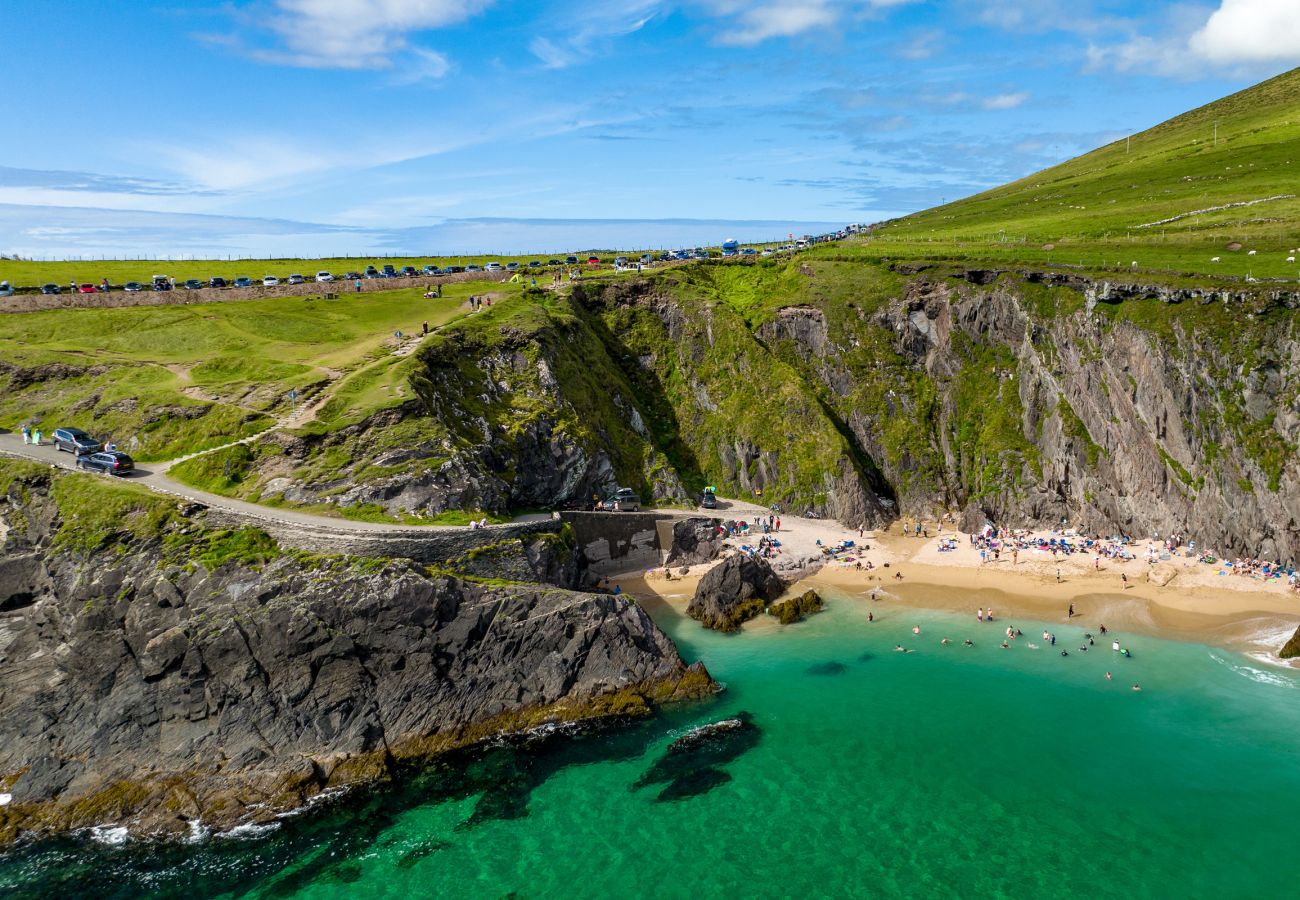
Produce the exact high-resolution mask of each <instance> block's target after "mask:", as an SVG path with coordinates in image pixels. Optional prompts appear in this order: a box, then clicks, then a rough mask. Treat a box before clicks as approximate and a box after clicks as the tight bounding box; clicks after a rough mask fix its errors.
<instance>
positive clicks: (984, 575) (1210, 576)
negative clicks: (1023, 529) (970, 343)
mask: <svg viewBox="0 0 1300 900" xmlns="http://www.w3.org/2000/svg"><path fill="white" fill-rule="evenodd" d="M741 513H747V514H749V515H751V516H754V515H757V513H758V510H757V508H755V509H748V510H747V509H744V508H733V509H731V510H729V511H728V514H729V515H731V516H736V515H739V514H741ZM781 519H782V521H781V526H782V527H781V530H780V531H779V532H778V533H776V534H775V535H774V536H775V537H776V538H778V539H779V540H780V541H781V542H782V556H784V557H786V558H787V559H789V558H795V559H805V560H807V559H816V558H823V555H822V553H821V549H822V547H831V546H834V545H836V544H838V543H840V542H842V541H845V540H852V541H854V542H855V548H854V550H852V551H849V552H846V553H842V554H840V555H839V558H837V559H830V560H829V561H827V562H826V563H825V564H824V565H823V566H822V567H821V568H820V570H818V571H817V572H815V573H814V574H811V575H809V576H808V577H806V578H804V579H802V580H801V581H799V582H797V583H796V584H795V585H794V586H792V588H791V591H792V592H795V591H802V590H806V589H808V588H810V587H811V588H814V589H820V590H825V591H827V592H829V593H831V594H839V595H841V596H848V597H854V598H860V599H861V601H862V602H865V603H872V602H874V603H877V604H880V608H881V611H882V613H885V614H891V615H892V614H897V613H898V611H899V610H903V609H906V608H907V607H918V608H922V609H936V610H949V611H953V612H966V613H969V614H970V617H971V623H972V625H979V623H977V622H976V618H975V614H976V610H977V609H978V608H980V607H983V608H984V609H989V608H990V607H991V608H992V609H993V610H994V614H995V616H996V618H997V620H998V621H999V622H1001V623H1009V622H1011V621H1012V620H1014V618H1015V617H1018V616H1019V617H1024V618H1029V619H1033V620H1035V621H1046V622H1057V621H1059V622H1060V623H1061V624H1062V625H1063V626H1064V625H1073V626H1076V627H1082V628H1086V629H1089V630H1095V629H1097V628H1098V627H1099V626H1100V625H1102V624H1105V625H1106V627H1107V628H1108V629H1110V630H1114V631H1129V632H1138V633H1144V634H1153V635H1158V636H1163V637H1170V638H1174V639H1178V640H1186V641H1196V642H1200V643H1207V644H1213V645H1215V646H1221V647H1226V648H1229V649H1232V650H1236V651H1239V652H1244V653H1249V654H1250V655H1252V656H1254V657H1256V658H1259V659H1268V660H1269V661H1271V662H1273V663H1275V664H1284V663H1283V662H1282V661H1281V660H1279V659H1278V658H1277V656H1276V654H1277V651H1278V650H1279V649H1280V648H1281V647H1282V645H1283V644H1284V643H1285V642H1286V640H1287V638H1289V637H1290V635H1291V634H1292V633H1293V632H1294V631H1295V629H1296V627H1297V626H1300V594H1297V593H1296V592H1294V591H1292V590H1291V589H1290V588H1289V587H1288V585H1287V583H1286V581H1285V579H1272V580H1268V581H1264V580H1256V579H1252V578H1249V577H1246V576H1237V575H1229V574H1222V575H1221V574H1219V573H1220V572H1227V571H1230V570H1228V569H1225V568H1224V567H1223V566H1221V565H1218V566H1216V565H1207V564H1204V563H1201V562H1199V561H1198V560H1197V559H1195V558H1187V557H1184V556H1182V555H1172V556H1171V558H1170V559H1166V560H1157V561H1156V562H1155V563H1154V564H1151V563H1148V562H1147V561H1146V558H1145V554H1146V549H1147V546H1148V543H1147V542H1146V541H1140V542H1138V543H1137V544H1135V545H1133V546H1132V547H1131V549H1132V552H1133V553H1134V555H1135V556H1137V557H1138V558H1137V559H1133V560H1114V559H1107V558H1104V557H1103V558H1101V559H1100V560H1098V559H1097V557H1095V556H1094V555H1092V554H1088V553H1074V554H1072V555H1071V556H1069V557H1065V556H1060V557H1057V558H1053V557H1052V555H1051V554H1050V553H1048V552H1045V551H1038V550H1030V551H1021V552H1020V553H1019V554H1017V556H1018V559H1017V560H1016V561H1014V562H1013V560H1012V557H1011V555H1010V554H1008V553H1003V554H1001V556H1000V558H999V559H997V560H993V559H992V558H990V559H989V560H988V561H986V562H981V559H980V554H979V550H978V549H977V548H976V547H975V546H974V545H972V544H971V541H970V537H969V535H965V534H961V533H959V532H957V531H954V530H951V529H945V530H944V531H943V532H942V533H941V534H936V533H934V531H933V530H931V531H930V536H929V537H928V538H915V537H903V536H901V534H898V533H894V534H889V535H883V534H880V533H878V532H869V531H868V532H864V533H862V535H861V536H859V533H858V532H857V531H856V530H854V529H848V528H846V527H844V526H842V525H840V524H838V523H835V522H826V521H821V520H815V519H804V518H800V517H795V516H782V517H781ZM1044 534H1046V532H1044ZM945 539H955V540H956V543H957V546H956V549H954V550H947V551H940V549H939V548H940V546H941V542H942V541H943V540H945ZM757 540H758V537H757V536H756V535H754V534H751V535H750V536H749V537H745V538H730V539H728V541H727V542H726V544H727V546H729V547H732V548H736V549H738V548H739V547H740V546H741V545H743V544H750V545H752V544H754V543H756V542H757ZM818 541H820V544H819V543H818ZM862 548H866V549H862ZM868 563H870V568H869V569H868V568H867V564H868ZM710 565H712V564H710ZM710 565H702V566H695V567H693V568H691V569H689V570H687V571H686V573H685V574H681V570H679V569H674V570H673V571H672V572H671V573H667V572H665V571H664V570H663V569H656V570H651V571H649V572H635V573H628V574H625V575H621V576H615V577H613V578H611V582H612V583H615V584H619V585H621V587H622V589H623V590H624V591H626V592H628V593H629V594H631V595H632V596H634V597H636V598H638V599H639V600H642V601H644V602H646V603H647V605H651V606H657V605H660V604H663V605H665V606H667V607H668V608H671V609H673V610H675V611H677V612H679V613H680V612H683V611H684V610H685V608H686V604H687V603H688V602H689V601H690V598H691V596H692V595H693V594H694V591H695V586H696V584H697V583H698V582H699V579H700V577H701V576H702V575H703V574H704V572H705V571H707V570H708V568H710ZM1058 570H1059V573H1060V575H1059V581H1058V575H1057V572H1058ZM900 573H901V574H902V576H903V577H902V578H901V579H899V578H896V577H895V576H896V575H898V574H900ZM1122 575H1127V577H1128V581H1127V587H1126V586H1125V582H1124V580H1123V578H1122V577H1121V576H1122ZM873 591H874V593H875V597H876V599H875V601H872V600H871V596H872V593H873ZM1071 605H1073V606H1074V610H1075V616H1074V618H1073V619H1070V618H1068V613H1069V609H1070V606H1071ZM746 627H750V628H752V627H755V625H754V624H750V625H747V626H746ZM757 627H762V626H761V625H759V626H757ZM979 627H981V628H983V627H984V626H983V625H979ZM999 631H1000V629H999ZM953 637H954V638H956V637H957V636H956V635H954V636H953ZM1291 664H1292V665H1296V661H1291Z"/></svg>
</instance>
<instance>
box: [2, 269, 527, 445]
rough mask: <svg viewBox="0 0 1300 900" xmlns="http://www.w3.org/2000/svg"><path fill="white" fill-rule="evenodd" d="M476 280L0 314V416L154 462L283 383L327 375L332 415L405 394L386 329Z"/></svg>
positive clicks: (225, 433)
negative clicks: (440, 286) (439, 287)
mask: <svg viewBox="0 0 1300 900" xmlns="http://www.w3.org/2000/svg"><path fill="white" fill-rule="evenodd" d="M485 287H486V285H485V284H483V283H475V282H467V283H463V284H456V285H447V286H446V287H445V289H444V296H443V298H442V299H436V300H426V299H424V298H423V296H422V291H421V290H420V289H418V288H409V289H403V290H394V291H382V292H374V293H367V294H362V295H352V294H343V295H342V297H341V299H339V300H332V301H325V300H319V299H308V298H301V297H285V298H275V299H268V300H252V301H244V302H239V303H213V304H203V305H193V306H156V307H135V308H123V309H103V310H98V309H69V310H52V311H47V312H36V313H14V314H7V315H4V316H0V383H4V388H5V389H4V392H3V395H0V425H2V426H4V427H8V428H16V427H17V426H18V425H19V424H21V423H23V422H33V423H35V424H37V425H38V426H40V427H41V428H43V429H44V430H45V431H46V432H47V433H48V432H49V431H50V430H52V429H53V428H55V427H58V426H61V425H64V424H71V425H77V426H80V427H82V428H85V429H86V430H87V431H90V432H91V433H93V434H96V435H100V436H112V437H114V438H115V439H116V440H117V442H118V443H120V444H123V445H124V446H132V447H134V448H135V454H136V455H137V456H138V457H139V458H141V459H143V460H150V459H165V458H171V457H173V456H177V455H181V454H183V453H185V452H191V451H193V450H197V449H203V448H206V447H210V446H216V445H218V444H222V443H226V442H228V441H229V440H232V439H233V438H236V437H240V436H242V435H245V434H249V433H252V432H255V431H257V430H260V429H262V428H265V427H267V426H268V425H270V424H271V423H272V421H273V420H274V418H275V417H276V416H280V415H284V414H286V413H287V412H289V411H290V409H291V407H292V405H293V402H292V401H291V400H290V399H289V396H288V395H289V392H290V391H297V392H298V393H299V395H300V399H299V401H298V402H301V403H305V402H308V401H309V399H310V398H311V397H312V396H313V394H314V393H315V392H316V391H318V390H321V389H324V388H325V387H326V385H329V386H330V389H331V390H333V389H335V388H337V391H338V394H337V397H336V399H335V401H334V402H333V403H332V404H331V405H329V406H327V407H326V410H323V411H322V412H323V413H326V412H327V413H328V414H329V416H330V418H331V421H333V422H341V421H342V420H343V419H344V418H346V417H348V416H353V415H362V414H364V413H365V412H366V411H367V410H373V409H376V408H382V407H383V406H385V405H387V404H392V403H400V402H403V401H404V400H405V399H407V395H406V393H405V392H406V390H407V388H406V385H405V372H404V368H405V367H406V366H407V365H409V360H410V356H409V355H398V354H397V353H396V352H395V351H397V349H398V347H399V345H400V344H401V343H403V342H399V341H398V339H397V338H396V337H395V332H397V331H401V332H403V334H404V336H413V335H417V334H418V333H419V332H420V330H421V328H422V325H423V323H424V322H425V321H427V322H428V323H429V326H430V328H431V329H433V328H437V327H438V326H440V325H442V324H444V323H446V322H448V321H450V320H452V319H453V318H455V317H456V316H458V315H460V314H461V306H462V304H463V303H464V301H465V299H466V298H467V297H468V295H469V294H471V293H482V292H483V290H484V288H485ZM491 288H492V289H493V290H494V291H496V292H498V293H505V294H506V295H511V294H516V293H518V291H519V290H520V286H519V285H510V284H492V285H491ZM409 340H410V339H409V338H404V342H405V341H409ZM404 349H406V350H409V349H413V348H410V347H406V348H404ZM6 380H7V383H5V381H6ZM132 439H134V441H133V440H132Z"/></svg>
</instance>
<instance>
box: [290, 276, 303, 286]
mask: <svg viewBox="0 0 1300 900" xmlns="http://www.w3.org/2000/svg"><path fill="white" fill-rule="evenodd" d="M306 282H307V279H306V278H303V277H302V276H301V275H290V276H289V283H290V284H305V283H306Z"/></svg>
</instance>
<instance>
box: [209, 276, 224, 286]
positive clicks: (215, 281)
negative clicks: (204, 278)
mask: <svg viewBox="0 0 1300 900" xmlns="http://www.w3.org/2000/svg"><path fill="white" fill-rule="evenodd" d="M225 286H226V279H224V278H222V277H221V276H220V275H215V276H213V277H212V278H209V279H208V287H214V288H223V287H225Z"/></svg>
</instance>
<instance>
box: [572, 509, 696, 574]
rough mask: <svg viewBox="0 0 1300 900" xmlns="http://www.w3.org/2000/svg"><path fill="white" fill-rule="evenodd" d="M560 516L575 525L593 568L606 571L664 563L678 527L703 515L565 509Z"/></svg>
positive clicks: (625, 570)
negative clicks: (689, 516) (690, 516)
mask: <svg viewBox="0 0 1300 900" xmlns="http://www.w3.org/2000/svg"><path fill="white" fill-rule="evenodd" d="M560 517H561V519H562V520H563V521H565V522H567V523H569V525H571V526H572V527H573V533H574V537H575V538H576V539H577V542H578V548H579V549H580V550H582V552H583V553H584V554H586V557H587V562H588V563H589V564H590V566H591V568H592V569H593V570H594V571H596V572H603V573H612V572H630V571H633V570H635V569H648V568H653V567H655V566H661V565H663V564H664V561H665V558H666V557H671V555H672V551H673V548H674V545H675V535H676V534H677V528H676V526H680V525H681V523H683V522H693V521H696V519H698V518H699V517H696V518H684V517H683V516H681V515H674V514H672V513H654V512H636V513H616V512H609V513H607V512H565V513H561V514H560ZM701 521H707V520H703V519H701ZM711 521H713V522H714V523H715V524H716V520H711ZM697 561H703V560H697Z"/></svg>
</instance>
